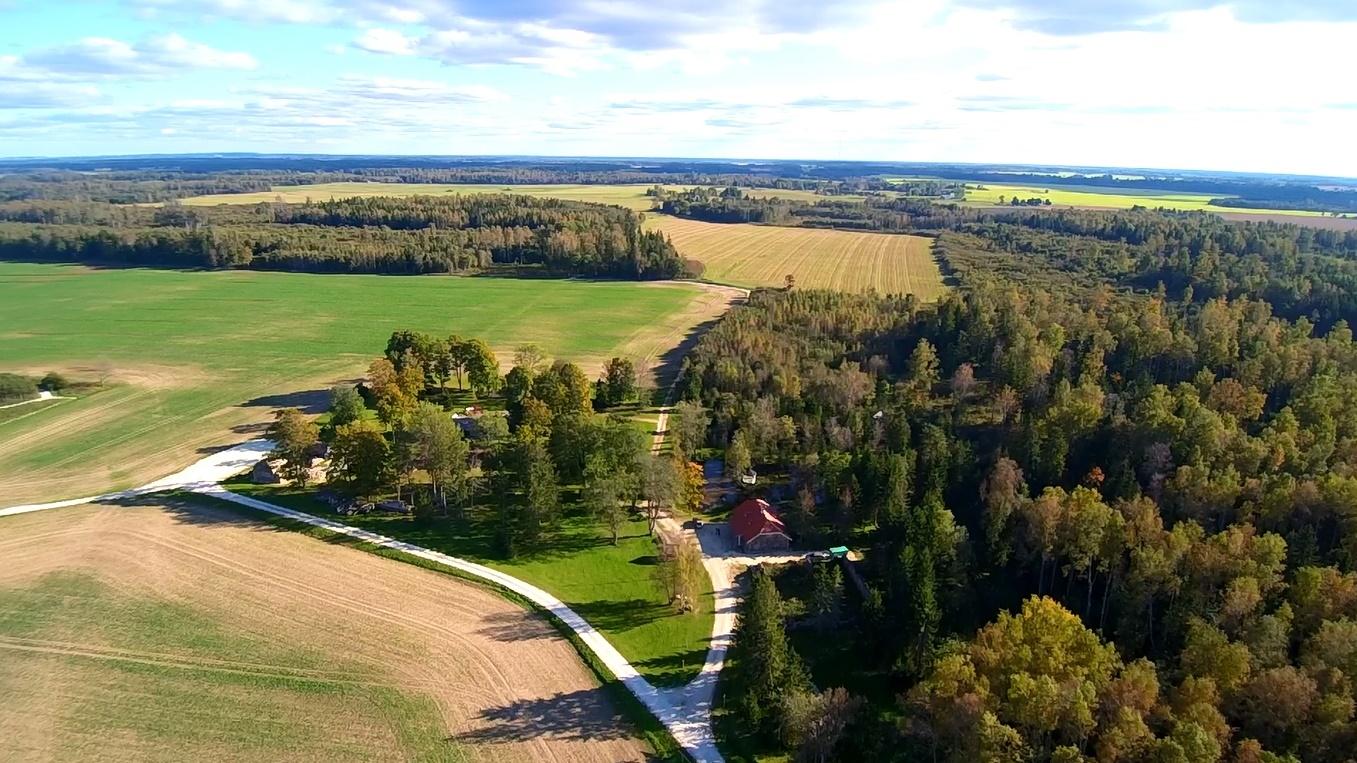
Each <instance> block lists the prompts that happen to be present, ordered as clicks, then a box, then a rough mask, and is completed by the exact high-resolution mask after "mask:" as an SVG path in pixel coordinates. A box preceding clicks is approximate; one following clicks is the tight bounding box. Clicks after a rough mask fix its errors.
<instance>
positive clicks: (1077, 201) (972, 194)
mask: <svg viewBox="0 0 1357 763" xmlns="http://www.w3.org/2000/svg"><path fill="white" fill-rule="evenodd" d="M1015 196H1016V197H1018V198H1019V199H1030V198H1032V197H1036V198H1040V199H1050V201H1051V205H1052V206H1060V207H1086V208H1090V209H1130V208H1131V207H1135V206H1142V207H1150V208H1151V209H1158V208H1161V207H1162V208H1164V209H1174V210H1181V211H1192V212H1195V211H1205V212H1219V213H1222V214H1228V215H1255V214H1266V215H1270V216H1272V215H1286V216H1294V217H1323V215H1322V214H1320V213H1319V212H1306V211H1301V210H1276V209H1273V210H1267V209H1244V208H1236V207H1219V206H1216V205H1214V204H1212V203H1211V199H1212V198H1213V197H1212V196H1210V195H1207V194H1200V193H1176V192H1171V191H1153V190H1138V189H1122V188H1097V187H1093V186H1088V187H1082V188H1079V189H1075V188H1068V187H1059V186H1055V187H1050V188H1045V187H1042V186H1030V185H1005V184H996V183H985V184H983V186H982V185H978V184H975V183H967V184H966V201H967V202H968V203H973V204H984V205H993V204H998V203H1000V202H999V199H1000V197H1002V198H1003V199H1004V200H1005V201H1008V200H1009V199H1012V198H1013V197H1015Z"/></svg>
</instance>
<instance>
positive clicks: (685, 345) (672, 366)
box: [655, 318, 721, 393]
mask: <svg viewBox="0 0 1357 763" xmlns="http://www.w3.org/2000/svg"><path fill="white" fill-rule="evenodd" d="M720 320H721V319H720V318H713V319H711V320H709V321H703V322H702V323H699V324H697V325H696V326H693V327H692V328H691V329H688V333H687V334H686V335H684V337H683V340H682V341H680V342H679V343H678V344H677V345H675V346H673V347H670V348H669V349H668V350H665V351H664V352H663V353H661V354H660V357H659V361H658V362H657V363H656V364H655V387H656V392H657V393H658V392H660V391H661V390H667V389H669V385H670V384H673V383H674V380H675V379H677V378H678V375H679V371H680V370H682V368H683V359H684V357H686V356H687V355H688V353H689V352H690V351H691V350H692V349H693V348H694V347H696V346H697V342H698V340H700V339H701V338H702V335H703V334H706V333H707V332H708V331H711V329H712V327H713V326H715V325H716V324H717V323H719V322H720Z"/></svg>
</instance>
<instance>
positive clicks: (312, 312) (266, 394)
mask: <svg viewBox="0 0 1357 763" xmlns="http://www.w3.org/2000/svg"><path fill="white" fill-rule="evenodd" d="M728 300H729V296H728V295H722V294H721V293H719V292H715V291H714V290H712V289H706V288H702V287H700V286H698V285H693V284H647V285H638V284H635V283H622V282H608V283H590V282H583V281H560V280H529V279H510V278H468V277H440V276H365V275H355V276H351V275H334V276H331V275H314V274H301V273H264V272H252V271H214V272H204V273H193V272H180V271H159V270H150V269H141V268H137V269H124V270H94V269H90V268H84V267H78V266H65V265H31V264H11V263H0V326H5V327H6V329H7V331H6V332H5V333H4V334H3V335H0V371H22V372H25V373H31V374H42V373H44V372H45V371H47V370H50V369H57V370H60V371H62V372H63V373H64V374H65V375H66V376H68V377H69V378H71V379H73V380H77V381H80V382H89V383H93V384H96V385H101V386H99V387H98V388H97V389H96V390H94V391H91V392H81V393H79V395H78V399H76V400H67V401H63V402H62V404H61V405H55V406H47V407H44V408H42V409H41V410H38V411H34V412H30V413H27V414H25V415H23V416H14V417H12V418H7V419H0V496H4V497H3V499H0V504H3V505H12V504H17V503H27V502H31V501H48V500H57V499H62V498H72V497H77V496H82V495H94V494H98V493H103V492H108V491H110V490H116V489H123V488H128V487H135V486H137V485H140V484H144V483H146V482H149V481H151V480H152V479H155V478H158V477H162V476H164V475H165V474H168V473H170V472H173V471H175V470H176V469H178V468H181V467H183V466H186V465H187V464H189V463H191V462H193V461H195V460H197V459H198V458H199V457H201V455H202V454H201V452H200V450H201V449H203V448H210V447H214V446H219V445H224V444H227V443H233V442H239V441H240V440H242V439H246V438H247V437H249V436H250V435H252V434H255V433H257V432H260V431H262V426H261V425H262V424H263V422H265V421H267V420H268V419H269V418H270V416H271V413H272V410H273V409H275V408H277V407H281V406H286V405H296V406H302V407H310V408H311V409H312V410H313V411H314V410H316V407H317V406H323V405H324V401H325V390H327V389H328V388H329V387H330V386H331V385H333V384H335V383H337V382H339V381H341V380H345V379H353V378H355V377H356V376H358V375H361V373H362V372H363V371H364V369H365V368H366V367H367V364H368V362H370V361H371V359H372V358H374V357H376V356H377V355H379V354H381V352H382V350H383V348H384V347H385V346H386V340H387V337H388V336H389V335H390V332H391V331H393V330H395V329H414V330H419V331H429V332H432V333H436V334H441V335H446V334H450V333H454V332H455V333H459V334H462V335H463V336H475V337H481V338H483V339H485V340H486V341H488V342H490V343H491V345H492V346H493V347H494V349H495V350H496V352H498V353H500V356H501V359H502V360H506V361H507V360H508V359H509V358H510V357H511V355H512V351H513V348H514V347H515V346H517V345H518V344H520V343H522V342H537V343H539V344H540V345H542V347H544V348H545V349H546V350H547V351H548V352H549V353H551V354H553V355H554V356H556V357H560V358H564V359H568V360H573V361H575V362H577V363H579V364H580V365H581V366H583V367H584V369H585V371H586V372H588V373H590V374H592V373H594V372H596V370H597V369H598V368H599V367H601V366H602V364H603V363H605V362H606V361H607V359H608V358H609V357H612V356H613V355H624V356H627V357H630V358H632V359H633V361H634V362H636V364H637V366H638V368H640V369H642V370H643V371H644V372H646V373H647V378H654V377H655V375H656V373H657V368H659V375H661V376H663V375H665V372H668V371H669V370H671V369H670V366H668V365H665V364H671V365H674V366H675V367H676V364H674V363H673V361H675V357H674V355H673V353H672V350H673V348H676V347H678V346H679V345H680V344H681V343H682V342H683V341H684V340H685V339H687V338H688V337H689V335H690V334H691V333H692V331H693V330H694V329H695V328H696V327H698V326H700V325H702V324H703V323H705V322H707V321H709V320H711V319H712V318H714V317H716V316H717V315H720V314H721V313H722V312H724V310H725V308H726V305H727V304H728ZM14 410H18V409H14Z"/></svg>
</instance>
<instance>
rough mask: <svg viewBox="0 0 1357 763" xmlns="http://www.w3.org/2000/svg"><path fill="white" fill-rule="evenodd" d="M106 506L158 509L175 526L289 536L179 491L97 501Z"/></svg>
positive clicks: (221, 505)
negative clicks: (233, 528) (255, 531)
mask: <svg viewBox="0 0 1357 763" xmlns="http://www.w3.org/2000/svg"><path fill="white" fill-rule="evenodd" d="M98 503H100V504H103V505H108V506H123V507H128V508H157V509H160V510H161V511H163V512H165V513H166V514H168V515H170V516H171V517H173V518H174V520H175V521H176V522H179V523H181V524H186V525H196V526H200V527H209V526H212V527H238V528H244V529H246V530H258V531H262V532H276V533H281V532H288V531H287V530H286V529H285V528H282V527H278V526H276V525H272V524H269V523H267V522H261V521H259V519H257V518H255V517H252V516H250V515H249V514H247V513H245V512H244V511H243V510H241V509H240V508H237V507H236V506H234V505H232V504H228V503H217V502H216V501H213V500H212V499H209V498H204V497H202V496H198V495H196V494H194V493H184V492H179V491H172V492H165V493H151V494H149V495H142V496H135V497H131V498H118V499H115V500H110V501H98Z"/></svg>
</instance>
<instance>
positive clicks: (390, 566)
mask: <svg viewBox="0 0 1357 763" xmlns="http://www.w3.org/2000/svg"><path fill="white" fill-rule="evenodd" d="M0 524H2V526H3V532H0V558H4V559H5V563H4V564H3V565H0V759H5V760H80V759H99V760H112V761H124V760H125V761H151V760H165V761H171V760H174V761H180V760H228V759H229V760H261V761H262V760H268V761H278V760H297V761H301V760H340V761H342V760H354V761H358V760H441V761H502V760H523V761H529V760H554V761H598V762H599V763H604V762H611V761H640V760H648V759H651V757H650V750H648V749H647V745H646V744H645V742H643V741H642V740H641V739H640V738H639V736H638V732H637V731H636V730H635V729H634V728H633V727H632V726H631V725H630V724H629V723H628V722H627V721H626V720H624V718H623V716H622V715H620V714H619V712H618V710H617V707H616V706H614V705H613V704H612V703H611V701H610V695H609V694H608V692H607V690H605V689H604V687H602V686H601V685H600V684H599V682H598V680H597V678H596V677H595V676H594V675H593V674H592V673H591V672H590V671H589V670H588V668H586V667H585V666H584V665H582V664H581V663H580V660H579V658H578V657H577V655H576V654H575V652H574V649H573V647H572V646H571V645H570V643H569V642H567V641H566V640H565V639H564V638H562V637H561V636H559V635H558V633H557V632H556V630H555V629H554V628H552V626H551V625H549V624H548V623H547V622H545V621H544V620H542V619H541V618H540V617H538V616H536V615H534V614H532V613H529V612H528V611H526V610H524V609H522V608H521V607H519V606H518V605H516V604H513V603H510V602H508V601H506V600H504V599H503V598H501V597H500V596H499V595H497V594H495V593H493V592H491V591H488V590H485V589H483V588H480V587H478V586H474V585H471V584H469V583H465V582H462V581H459V580H456V579H454V578H452V577H450V576H447V575H443V574H439V573H436V572H432V571H429V570H424V569H419V568H417V567H415V566H412V565H407V564H401V563H398V562H394V561H391V560H388V559H383V558H380V557H378V556H375V555H373V554H369V553H365V552H363V551H359V550H356V549H351V548H346V547H344V546H343V545H338V544H330V543H324V542H321V541H318V540H316V539H313V538H308V537H306V536H304V535H301V534H298V533H292V532H284V531H278V530H276V529H275V528H273V527H271V526H270V525H267V524H263V523H260V522H256V521H254V520H251V519H248V518H245V517H243V516H241V515H239V514H236V513H234V512H231V511H229V510H223V509H218V508H215V507H213V506H211V505H205V504H199V503H196V502H195V503H184V502H181V501H178V500H171V499H155V500H154V501H147V502H145V503H143V504H141V505H137V506H83V507H76V508H70V509H63V510H60V511H52V512H42V513H38V514H28V515H21V516H16V517H7V518H4V519H0Z"/></svg>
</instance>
